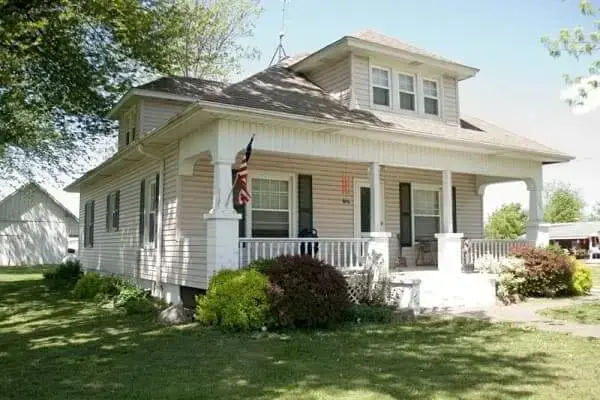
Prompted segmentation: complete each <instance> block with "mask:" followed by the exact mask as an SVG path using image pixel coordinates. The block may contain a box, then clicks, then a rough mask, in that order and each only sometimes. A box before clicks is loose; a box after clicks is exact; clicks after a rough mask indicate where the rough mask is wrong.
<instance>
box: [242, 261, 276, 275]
mask: <svg viewBox="0 0 600 400" xmlns="http://www.w3.org/2000/svg"><path fill="white" fill-rule="evenodd" d="M273 264H275V259H273V258H268V259H267V258H261V259H259V260H254V261H252V262H251V263H250V264H249V265H248V266H247V267H246V268H251V269H255V270H257V271H258V272H260V273H261V274H264V273H265V271H266V270H267V269H268V268H270V267H271V266H272V265H273Z"/></svg>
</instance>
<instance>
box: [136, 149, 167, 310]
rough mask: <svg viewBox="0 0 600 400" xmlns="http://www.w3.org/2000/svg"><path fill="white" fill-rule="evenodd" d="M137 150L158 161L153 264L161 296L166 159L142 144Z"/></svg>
mask: <svg viewBox="0 0 600 400" xmlns="http://www.w3.org/2000/svg"><path fill="white" fill-rule="evenodd" d="M137 150H138V151H139V152H140V154H143V155H144V156H146V157H149V158H151V159H153V160H156V161H159V162H160V171H159V176H160V181H159V186H160V187H159V188H158V191H159V192H158V211H157V215H156V220H157V221H159V224H158V226H157V227H156V240H158V243H156V252H155V253H154V261H155V265H156V271H157V278H156V284H157V286H158V289H159V290H160V297H161V298H162V297H163V294H164V288H163V286H162V263H163V259H162V254H163V251H162V250H163V242H164V240H163V224H164V221H163V203H164V196H165V192H164V188H165V168H166V161H165V158H164V157H160V156H157V155H156V154H152V153H148V152H147V151H146V150H145V149H144V145H142V144H138V146H137Z"/></svg>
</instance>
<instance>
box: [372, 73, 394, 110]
mask: <svg viewBox="0 0 600 400" xmlns="http://www.w3.org/2000/svg"><path fill="white" fill-rule="evenodd" d="M371 80H372V86H373V104H375V105H378V106H386V107H389V106H390V71H389V70H387V69H382V68H376V67H373V68H371Z"/></svg>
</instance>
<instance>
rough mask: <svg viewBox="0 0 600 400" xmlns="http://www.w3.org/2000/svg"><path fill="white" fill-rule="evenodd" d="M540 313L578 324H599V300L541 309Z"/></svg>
mask: <svg viewBox="0 0 600 400" xmlns="http://www.w3.org/2000/svg"><path fill="white" fill-rule="evenodd" d="M541 314H542V315H545V316H547V317H550V318H554V319H564V320H568V321H575V322H579V323H580V324H600V302H594V303H585V304H576V305H572V306H567V307H557V308H550V309H548V310H543V311H541Z"/></svg>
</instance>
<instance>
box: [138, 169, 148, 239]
mask: <svg viewBox="0 0 600 400" xmlns="http://www.w3.org/2000/svg"><path fill="white" fill-rule="evenodd" d="M145 199H146V181H145V180H143V179H142V181H141V182H140V212H139V218H140V221H139V230H138V231H139V235H140V246H142V245H143V244H144V201H145Z"/></svg>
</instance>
